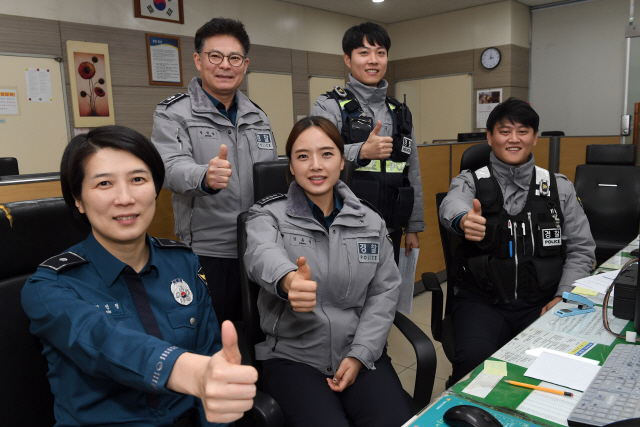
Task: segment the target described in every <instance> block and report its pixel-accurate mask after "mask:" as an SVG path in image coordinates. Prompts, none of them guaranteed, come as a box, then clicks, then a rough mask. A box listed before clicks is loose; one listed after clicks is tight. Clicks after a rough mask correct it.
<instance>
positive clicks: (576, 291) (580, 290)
mask: <svg viewBox="0 0 640 427" xmlns="http://www.w3.org/2000/svg"><path fill="white" fill-rule="evenodd" d="M571 293H572V294H580V295H588V296H592V297H595V296H596V295H598V292H597V291H594V290H591V289H587V288H581V287H580V286H576V287H575V288H573V291H571Z"/></svg>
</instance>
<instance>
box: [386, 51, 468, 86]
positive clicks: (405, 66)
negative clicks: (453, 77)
mask: <svg viewBox="0 0 640 427" xmlns="http://www.w3.org/2000/svg"><path fill="white" fill-rule="evenodd" d="M393 67H394V76H395V80H396V81H398V80H408V79H421V78H425V77H432V76H445V75H448V74H462V73H470V72H472V71H473V50H461V51H459V52H451V53H442V54H438V55H429V56H422V57H420V58H409V59H399V60H397V61H393Z"/></svg>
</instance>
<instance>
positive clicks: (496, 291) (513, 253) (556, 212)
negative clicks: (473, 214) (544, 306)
mask: <svg viewBox="0 0 640 427" xmlns="http://www.w3.org/2000/svg"><path fill="white" fill-rule="evenodd" d="M473 179H474V181H475V185H476V198H477V199H478V200H479V201H480V203H481V205H482V216H483V217H485V218H486V220H487V223H486V227H487V228H486V234H485V237H484V239H482V240H481V241H480V242H471V241H469V240H466V239H463V243H462V244H461V245H460V246H459V248H458V253H457V254H456V266H457V267H456V274H455V275H456V286H459V287H460V288H463V289H468V290H470V291H473V292H476V293H480V294H481V295H484V296H488V297H490V298H492V299H494V302H498V301H501V302H504V303H508V302H509V301H511V300H513V299H525V300H530V301H544V300H547V301H549V300H551V299H553V297H554V296H555V293H556V290H557V288H558V284H559V283H560V278H561V277H562V269H563V265H564V259H565V251H566V241H565V239H563V237H562V226H563V224H564V217H563V215H562V211H561V209H560V198H559V197H558V187H557V183H556V178H555V176H554V175H553V174H550V173H549V172H548V171H546V170H545V169H542V168H539V167H535V168H534V171H533V175H532V177H531V184H530V185H529V194H528V197H527V202H526V204H525V206H524V208H523V209H522V211H521V212H520V213H518V214H517V215H509V214H508V213H507V211H506V210H505V209H504V207H503V205H504V199H503V196H502V191H501V189H500V185H499V184H498V181H497V180H496V178H495V177H494V176H493V175H492V173H491V171H490V168H489V167H486V166H485V167H484V168H481V169H478V170H477V171H475V172H473Z"/></svg>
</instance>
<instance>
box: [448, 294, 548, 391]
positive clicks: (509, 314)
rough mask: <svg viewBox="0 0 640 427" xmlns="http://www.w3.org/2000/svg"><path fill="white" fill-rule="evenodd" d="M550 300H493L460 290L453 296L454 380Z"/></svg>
mask: <svg viewBox="0 0 640 427" xmlns="http://www.w3.org/2000/svg"><path fill="white" fill-rule="evenodd" d="M548 302H549V301H541V302H540V301H538V302H530V301H523V300H514V301H511V302H510V303H509V304H503V303H498V304H491V302H490V301H487V300H486V299H484V298H482V296H480V295H477V294H474V293H473V292H470V291H465V290H458V293H457V294H456V295H455V297H454V298H453V335H454V339H455V344H456V355H455V358H454V360H453V374H452V375H451V379H452V381H453V383H456V382H458V381H459V380H460V379H461V378H462V377H464V376H465V375H466V374H468V373H469V372H471V371H472V370H474V369H475V368H476V367H477V366H478V365H480V364H481V363H482V362H483V361H484V360H486V359H487V358H489V356H491V355H492V354H493V353H495V352H496V351H497V350H499V349H500V348H501V347H502V346H503V345H505V344H506V343H507V342H509V341H510V340H511V339H512V338H513V337H515V336H516V335H518V334H519V333H520V332H522V331H523V330H524V329H525V328H526V327H527V326H529V325H530V324H531V323H533V322H534V321H535V320H536V319H537V318H538V317H540V312H541V311H542V307H544V306H545V305H547V303H548Z"/></svg>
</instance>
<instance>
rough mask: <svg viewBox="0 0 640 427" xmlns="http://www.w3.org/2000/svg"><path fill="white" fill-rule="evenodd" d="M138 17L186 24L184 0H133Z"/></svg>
mask: <svg viewBox="0 0 640 427" xmlns="http://www.w3.org/2000/svg"><path fill="white" fill-rule="evenodd" d="M133 9H134V12H135V17H136V18H145V19H155V20H156V21H169V22H175V23H176V24H184V12H183V11H182V0H133Z"/></svg>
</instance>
